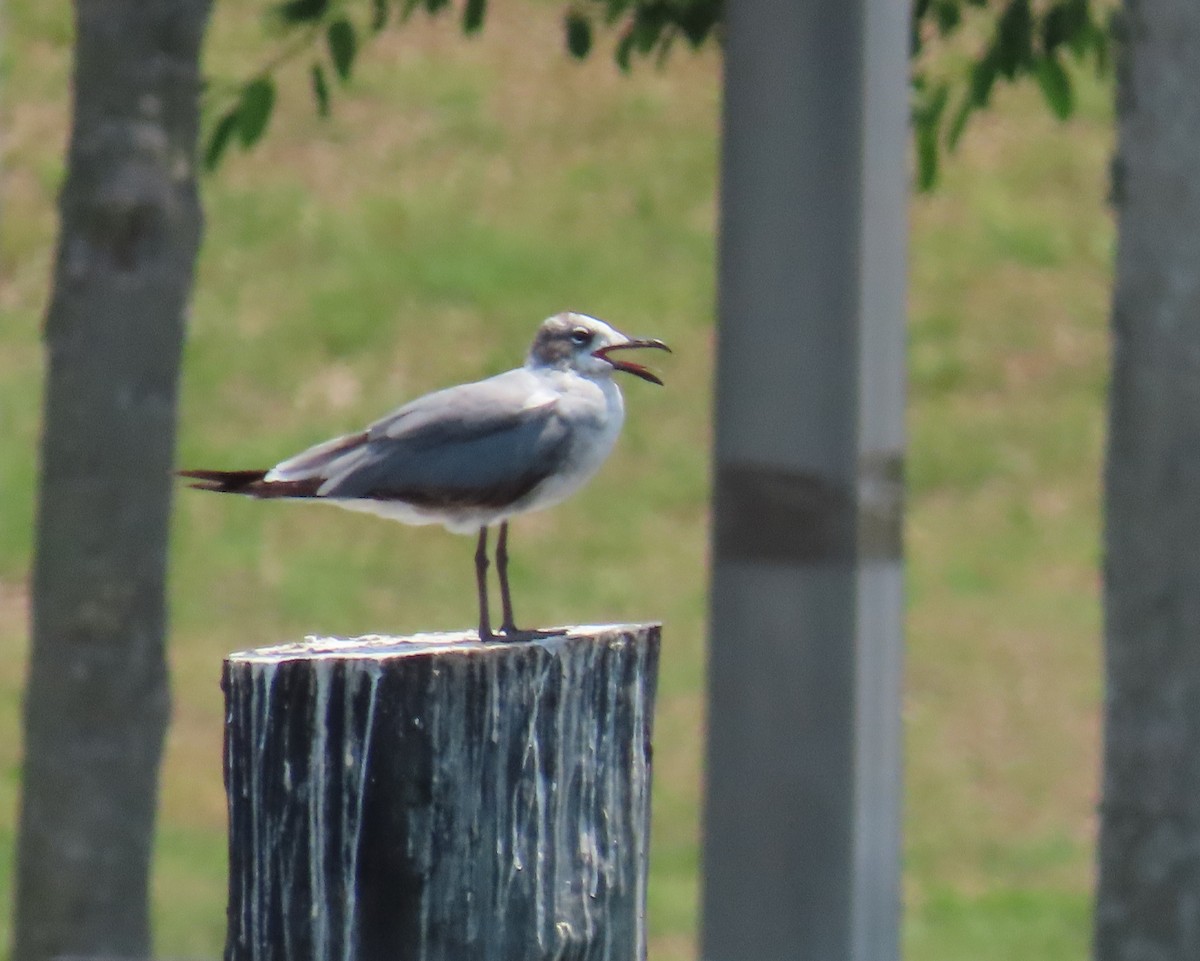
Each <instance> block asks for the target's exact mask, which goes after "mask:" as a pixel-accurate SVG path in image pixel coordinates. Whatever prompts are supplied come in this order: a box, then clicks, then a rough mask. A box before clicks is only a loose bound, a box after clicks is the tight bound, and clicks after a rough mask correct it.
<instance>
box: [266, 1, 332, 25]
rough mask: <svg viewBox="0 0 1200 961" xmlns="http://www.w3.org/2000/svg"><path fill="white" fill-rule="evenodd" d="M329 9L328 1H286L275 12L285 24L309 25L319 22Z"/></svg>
mask: <svg viewBox="0 0 1200 961" xmlns="http://www.w3.org/2000/svg"><path fill="white" fill-rule="evenodd" d="M328 8H329V0H288V2H287V3H281V4H280V5H279V6H278V7H277V8H276V10H277V11H278V12H279V16H280V17H281V18H282V19H283V20H284V21H285V22H286V23H311V22H312V21H313V20H320V19H321V16H322V14H324V13H325V11H326V10H327V9H328Z"/></svg>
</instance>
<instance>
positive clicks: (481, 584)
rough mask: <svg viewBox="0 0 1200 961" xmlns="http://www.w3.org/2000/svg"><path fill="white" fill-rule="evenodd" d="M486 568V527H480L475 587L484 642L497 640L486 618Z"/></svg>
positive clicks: (476, 555) (476, 551) (480, 631)
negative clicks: (477, 594)
mask: <svg viewBox="0 0 1200 961" xmlns="http://www.w3.org/2000/svg"><path fill="white" fill-rule="evenodd" d="M487 569H488V556H487V527H481V528H479V541H478V542H477V543H476V545H475V589H476V590H477V591H478V592H479V639H480V640H481V641H483V642H484V643H485V644H486V643H487V642H488V641H495V640H497V637H496V635H495V634H493V633H492V627H491V622H490V619H489V618H488V596H487Z"/></svg>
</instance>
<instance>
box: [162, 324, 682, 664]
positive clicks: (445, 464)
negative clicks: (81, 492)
mask: <svg viewBox="0 0 1200 961" xmlns="http://www.w3.org/2000/svg"><path fill="white" fill-rule="evenodd" d="M635 347H654V348H657V349H659V350H666V351H669V350H670V348H669V347H667V345H666V344H664V343H663V342H662V341H661V340H650V339H645V338H634V337H627V336H626V335H625V334H622V333H621V332H620V331H619V330H616V329H615V328H613V327H610V326H609V325H608V324H606V323H605V322H604V321H602V320H597V319H596V318H595V317H589V316H587V315H586V314H576V313H561V314H557V315H555V316H554V317H551V318H549V319H548V320H546V321H543V323H542V325H541V327H539V328H538V332H537V336H536V337H534V340H533V346H532V347H531V348H530V350H529V356H528V357H527V358H526V360H525V366H524V367H518V368H517V369H516V370H510V371H508V372H506V373H503V374H497V375H496V376H495V377H489V378H488V379H486V380H480V381H476V382H475V383H471V384H461V385H459V386H458V387H448V388H446V389H445V390H439V391H435V392H433V393H432V394H426V395H425V396H424V397H418V398H417V399H416V400H414V401H412V402H411V403H408V404H405V405H404V406H403V407H401V408H399V409H397V410H395V411H393V412H392V413H390V414H388V415H387V416H386V417H384V418H382V419H381V420H377V421H375V423H373V424H371V425H370V426H369V427H367V428H366V429H365V430H362V431H360V432H358V433H357V434H347V435H346V436H344V437H335V438H333V439H332V440H328V441H326V442H325V443H323V444H318V445H316V446H315V447H310V448H309V449H308V450H306V451H303V452H302V453H299V454H297V455H296V456H295V457H291V458H289V459H288V460H285V461H283V462H282V463H279V464H276V465H275V466H274V467H272V468H271V469H270V470H235V471H223V470H185V471H180V472H179V473H180V474H181V476H183V477H188V478H191V479H192V480H194V481H196V482H197V483H195V484H192V485H191V486H192V487H196V488H199V489H200V490H208V491H216V492H218V493H222V494H246V495H248V496H250V497H260V498H270V497H279V498H287V499H304V500H315V501H319V502H323V503H327V504H336V505H337V506H338V507H344V508H346V509H348V510H354V511H366V512H368V513H371V514H378V515H380V516H381V517H389V518H392V519H393V520H398V521H402V522H403V523H405V524H444V525H445V526H446V527H447V528H449V529H450V530H452V531H455V532H457V533H460V534H465V533H474V532H476V531H478V538H479V539H478V543H477V546H476V550H475V581H476V587H477V590H478V593H479V638H480V640H482V641H497V640H505V641H511V640H531V639H534V638H537V637H547V636H553V635H555V634H561V633H563V632H562V631H549V632H547V631H531V630H521V629H520V628H518V627H517V626H516V624H515V623H514V622H513V610H512V598H511V596H510V594H509V588H508V519H509V518H510V517H512V516H513V515H515V514H520V513H523V512H525V511H531V510H539V509H541V508H543V507H550V506H551V505H552V504H557V503H558V502H559V501H561V500H563V499H564V498H566V497H567V496H569V495H570V494H573V493H574V492H575V491H577V490H578V489H579V488H580V487H582V486H583V484H584V483H586V482H587V481H588V480H589V479H590V478H591V476H592V475H593V474H594V473H596V471H597V470H598V469H599V467H600V465H601V464H602V463H603V462H604V460H605V458H607V457H608V455H609V452H611V451H612V448H613V444H614V443H616V440H617V434H618V433H620V430H621V423H622V421H623V420H624V419H625V406H624V402H623V401H622V399H621V390H620V388H619V387H618V386H617V384H616V383H615V382H614V380H613V378H612V373H613V371H614V370H623V371H625V372H626V373H630V374H633V375H634V376H635V377H640V378H642V380H648V381H650V382H651V383H654V384H661V383H662V381H661V380H659V379H658V377H657V376H655V375H654V374H653V373H652V372H651V371H649V370H647V369H646V368H645V367H643V366H642V365H641V364H636V363H633V362H632V361H628V360H623V359H620V358H618V357H615V356H613V355H614V354H615V353H616V352H617V351H623V350H629V349H631V348H635ZM496 523H499V524H500V534H499V538H498V539H497V542H496V569H497V573H498V574H499V579H500V601H501V604H502V606H503V611H504V620H503V622H502V623H501V625H500V633H499V634H498V635H497V634H494V633H492V630H491V627H490V622H489V618H488V600H487V568H488V556H487V531H488V527H489V526H490V525H492V524H496Z"/></svg>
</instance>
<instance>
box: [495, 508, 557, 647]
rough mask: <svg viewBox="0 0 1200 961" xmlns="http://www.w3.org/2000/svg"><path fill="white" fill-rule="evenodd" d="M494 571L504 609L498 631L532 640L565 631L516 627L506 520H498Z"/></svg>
mask: <svg viewBox="0 0 1200 961" xmlns="http://www.w3.org/2000/svg"><path fill="white" fill-rule="evenodd" d="M496 573H497V574H498V575H499V577H500V604H501V606H502V607H503V609H504V622H503V623H502V624H501V625H500V633H501V634H503V635H504V637H505V638H506V639H507V640H510V641H532V640H536V639H537V638H539V637H558V636H559V635H560V634H566V633H567V632H566V631H561V630H560V631H526V630H522V629H521V628H519V627H517V625H516V623H515V622H514V620H513V609H512V594H511V592H510V591H509V588H508V521H501V522H500V536H499V538H497V540H496Z"/></svg>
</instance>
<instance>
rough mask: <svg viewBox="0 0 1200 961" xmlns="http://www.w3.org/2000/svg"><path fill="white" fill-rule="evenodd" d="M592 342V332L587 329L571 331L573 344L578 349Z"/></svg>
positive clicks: (579, 328) (578, 328)
mask: <svg viewBox="0 0 1200 961" xmlns="http://www.w3.org/2000/svg"><path fill="white" fill-rule="evenodd" d="M591 342H592V332H591V331H590V330H588V329H587V328H586V327H576V328H575V329H574V330H573V331H571V343H573V344H575V345H576V346H577V347H585V346H586V345H588V344H590V343H591Z"/></svg>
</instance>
